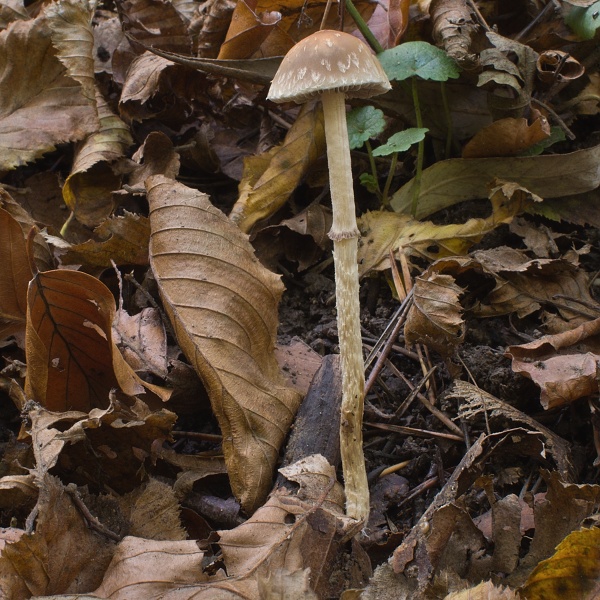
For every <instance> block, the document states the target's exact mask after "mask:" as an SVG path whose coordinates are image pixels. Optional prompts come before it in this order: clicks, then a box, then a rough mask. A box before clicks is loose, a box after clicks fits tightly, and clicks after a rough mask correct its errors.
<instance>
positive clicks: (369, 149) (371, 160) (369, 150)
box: [365, 140, 383, 202]
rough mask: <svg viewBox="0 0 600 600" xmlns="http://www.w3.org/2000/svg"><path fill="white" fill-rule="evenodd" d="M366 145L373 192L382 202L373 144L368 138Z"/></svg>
mask: <svg viewBox="0 0 600 600" xmlns="http://www.w3.org/2000/svg"><path fill="white" fill-rule="evenodd" d="M365 146H366V147H367V153H368V155H369V164H370V165H371V175H372V176H373V180H374V181H375V186H376V187H375V193H376V194H377V198H378V199H379V201H380V202H383V194H382V193H381V187H380V186H379V178H378V177H377V165H375V157H374V156H373V146H371V142H370V141H369V140H366V141H365Z"/></svg>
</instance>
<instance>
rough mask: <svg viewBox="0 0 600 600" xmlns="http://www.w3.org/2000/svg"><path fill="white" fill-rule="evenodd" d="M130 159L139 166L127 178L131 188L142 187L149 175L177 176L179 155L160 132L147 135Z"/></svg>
mask: <svg viewBox="0 0 600 600" xmlns="http://www.w3.org/2000/svg"><path fill="white" fill-rule="evenodd" d="M132 158H133V160H135V161H137V162H138V163H140V166H139V167H136V168H135V169H134V171H133V172H132V173H131V175H130V177H129V184H130V185H131V186H143V185H144V181H146V179H148V177H150V176H151V175H164V176H165V177H171V178H172V179H175V178H176V177H177V175H178V174H179V154H177V152H175V150H174V149H173V142H171V140H170V139H169V138H168V137H167V136H166V135H165V134H164V133H162V132H160V131H153V132H152V133H149V134H148V135H147V136H146V139H145V140H144V143H143V144H142V145H141V146H140V147H139V148H138V149H137V151H136V152H135V154H134V155H133V157H132ZM146 245H147V244H146Z"/></svg>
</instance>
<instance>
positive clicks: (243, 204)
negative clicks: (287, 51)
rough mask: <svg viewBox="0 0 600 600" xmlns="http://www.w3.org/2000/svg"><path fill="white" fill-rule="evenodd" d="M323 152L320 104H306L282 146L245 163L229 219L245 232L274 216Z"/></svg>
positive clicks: (323, 134) (323, 137) (323, 140)
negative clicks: (262, 220) (257, 223)
mask: <svg viewBox="0 0 600 600" xmlns="http://www.w3.org/2000/svg"><path fill="white" fill-rule="evenodd" d="M324 152H325V131H324V129H323V113H322V111H321V109H320V105H316V104H314V103H308V104H305V105H304V106H303V107H302V110H301V112H300V115H299V116H298V118H297V119H296V121H295V122H294V124H293V125H292V127H291V128H290V130H289V131H288V133H287V135H286V136H285V140H284V141H283V144H281V145H280V146H277V147H276V148H272V149H271V150H269V152H268V153H267V155H266V156H264V155H263V156H252V157H248V158H246V160H245V161H244V176H243V179H242V181H241V182H240V185H239V191H240V193H239V197H238V200H237V202H236V203H235V205H234V207H233V209H232V210H231V214H230V217H231V219H232V220H233V221H234V222H235V223H237V224H238V226H239V228H240V229H241V230H242V231H246V232H247V231H250V229H251V228H252V226H253V225H254V224H255V223H256V222H257V221H259V220H261V219H265V218H266V217H269V216H271V215H272V214H274V213H275V212H276V211H278V210H279V209H280V208H281V207H282V206H283V205H284V204H285V202H286V201H287V199H288V198H289V197H290V195H291V193H292V192H293V191H294V190H295V189H296V187H297V186H298V184H299V183H300V181H301V180H302V178H303V177H304V176H305V175H306V173H307V171H308V169H309V168H310V166H311V164H312V163H314V161H315V160H316V159H317V158H318V157H319V156H321V155H322V154H323V153H324Z"/></svg>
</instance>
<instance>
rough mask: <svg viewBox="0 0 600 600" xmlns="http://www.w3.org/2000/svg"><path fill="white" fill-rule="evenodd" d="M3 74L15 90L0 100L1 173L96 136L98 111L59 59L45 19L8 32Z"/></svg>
mask: <svg viewBox="0 0 600 600" xmlns="http://www.w3.org/2000/svg"><path fill="white" fill-rule="evenodd" d="M0 73H1V74H2V75H0V88H2V89H4V90H10V94H2V96H0V148H1V149H2V152H1V153H0V155H1V158H0V169H2V170H9V169H14V168H15V167H18V166H21V165H24V164H27V163H28V162H32V161H34V160H36V159H37V158H40V157H41V156H43V155H44V154H46V153H47V152H50V151H52V150H54V149H55V148H56V145H57V144H62V143H65V142H74V141H77V140H81V139H82V138H84V137H85V136H86V135H89V134H90V133H93V132H94V131H96V129H97V125H98V116H97V113H96V107H95V105H94V103H93V102H92V101H90V99H89V98H86V97H85V95H84V94H83V92H82V87H81V85H80V84H79V82H77V81H75V80H74V79H72V78H71V77H69V76H68V75H67V72H66V69H65V67H64V66H63V65H62V64H61V62H60V61H59V60H58V58H57V57H56V52H55V50H54V48H53V45H52V30H51V27H50V24H49V23H48V20H47V19H45V18H44V17H43V16H40V17H38V18H37V19H32V20H30V21H15V22H13V23H11V24H10V25H9V27H8V28H7V29H6V31H4V32H2V35H1V36H0ZM65 107H68V108H67V110H65Z"/></svg>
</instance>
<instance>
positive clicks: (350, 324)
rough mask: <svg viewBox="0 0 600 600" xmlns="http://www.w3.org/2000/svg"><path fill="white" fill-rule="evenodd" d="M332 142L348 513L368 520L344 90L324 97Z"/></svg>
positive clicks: (353, 217) (355, 243) (342, 445)
mask: <svg viewBox="0 0 600 600" xmlns="http://www.w3.org/2000/svg"><path fill="white" fill-rule="evenodd" d="M321 100H322V102H323V114H324V117H325V118H324V121H325V139H326V142H327V162H328V165H329V185H330V190H331V203H332V207H333V223H332V226H331V231H330V232H329V237H330V238H331V239H332V240H333V261H334V266H335V296H336V307H337V322H338V336H339V342H340V357H341V368H342V407H341V422H340V453H341V456H342V470H343V473H344V486H345V491H346V514H347V515H348V516H349V517H352V518H354V519H358V520H363V521H366V519H367V518H368V516H369V486H368V482H367V473H366V468H365V460H364V455H363V438H362V419H363V406H364V389H365V368H364V360H363V353H362V339H361V331H360V303H359V297H358V293H359V285H358V258H357V254H358V238H359V237H360V233H359V231H358V227H357V224H356V213H355V208H354V188H353V182H352V170H351V164H350V146H349V143H348V130H347V127H346V107H345V96H344V93H343V92H334V91H332V92H324V93H323V94H322V95H321Z"/></svg>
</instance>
